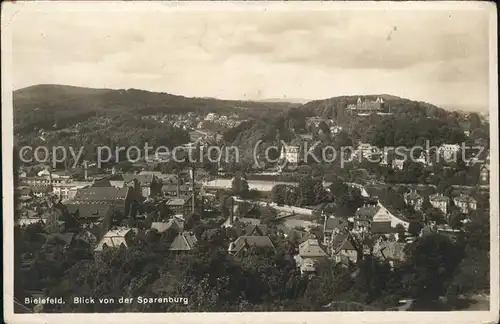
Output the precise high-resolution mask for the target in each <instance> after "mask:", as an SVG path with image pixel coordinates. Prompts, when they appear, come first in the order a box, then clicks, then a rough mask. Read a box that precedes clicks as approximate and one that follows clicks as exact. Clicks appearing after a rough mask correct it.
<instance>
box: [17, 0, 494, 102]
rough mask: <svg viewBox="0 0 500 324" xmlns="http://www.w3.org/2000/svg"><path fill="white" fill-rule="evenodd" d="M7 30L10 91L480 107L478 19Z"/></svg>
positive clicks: (302, 17)
mask: <svg viewBox="0 0 500 324" xmlns="http://www.w3.org/2000/svg"><path fill="white" fill-rule="evenodd" d="M75 8H76V7H75ZM10 24H12V25H11V26H12V42H13V45H12V52H13V86H14V89H19V88H23V87H27V86H31V85H36V84H66V85H75V86H85V87H94V88H112V89H128V88H137V89H144V90H150V91H159V92H168V93H172V94H178V95H184V96H189V97H215V98H224V99H243V100H247V99H252V100H266V99H270V98H273V99H281V100H287V99H289V100H297V99H303V100H314V99H323V98H329V97H334V96H339V95H364V94H379V93H386V94H392V95H397V96H401V97H405V98H409V99H414V100H422V101H427V102H430V103H433V104H436V105H460V106H470V107H475V108H471V109H474V110H477V109H478V108H477V107H482V108H479V109H484V110H485V111H487V110H488V99H489V83H488V81H489V76H488V70H489V68H488V66H489V44H488V41H489V34H488V31H489V29H488V28H489V25H488V12H487V11H479V10H476V11H456V10H455V11H443V10H440V11H437V10H433V11H429V10H425V11H422V10H421V11H408V10H405V11H402V10H365V11H361V10H330V11H281V12H279V11H275V10H274V11H273V10H269V11H236V12H235V11H223V10H212V11H170V12H169V11H154V10H147V11H146V10H142V11H134V12H132V11H128V12H125V11H100V12H98V11H87V10H83V9H82V10H73V11H70V12H68V11H65V12H63V11H34V10H28V9H22V10H19V11H18V12H17V13H16V15H15V17H13V18H12V20H11V22H10Z"/></svg>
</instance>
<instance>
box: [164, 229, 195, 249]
mask: <svg viewBox="0 0 500 324" xmlns="http://www.w3.org/2000/svg"><path fill="white" fill-rule="evenodd" d="M196 242H198V239H197V238H196V236H195V235H194V234H193V233H191V232H183V233H179V235H177V236H176V237H175V239H174V240H173V241H172V243H171V244H170V247H169V250H170V251H177V252H181V251H191V250H192V249H193V248H194V246H195V244H196Z"/></svg>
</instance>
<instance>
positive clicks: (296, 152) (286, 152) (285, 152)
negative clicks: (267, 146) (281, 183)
mask: <svg viewBox="0 0 500 324" xmlns="http://www.w3.org/2000/svg"><path fill="white" fill-rule="evenodd" d="M300 151H301V150H300V146H298V145H286V144H285V145H283V146H282V147H281V155H280V159H281V160H283V161H287V162H288V163H291V164H298V163H299V162H300V160H301V158H300Z"/></svg>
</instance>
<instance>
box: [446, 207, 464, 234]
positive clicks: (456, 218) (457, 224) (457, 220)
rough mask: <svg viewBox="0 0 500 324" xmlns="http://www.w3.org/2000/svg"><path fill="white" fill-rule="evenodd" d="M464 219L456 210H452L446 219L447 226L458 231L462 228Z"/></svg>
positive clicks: (458, 210)
mask: <svg viewBox="0 0 500 324" xmlns="http://www.w3.org/2000/svg"><path fill="white" fill-rule="evenodd" d="M464 219H465V215H464V214H463V213H462V212H461V211H460V209H458V208H456V207H455V208H452V210H451V215H450V217H449V219H448V225H450V226H451V228H453V229H458V228H461V227H462V221H463V220H464Z"/></svg>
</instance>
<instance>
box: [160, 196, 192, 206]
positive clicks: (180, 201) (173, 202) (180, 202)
mask: <svg viewBox="0 0 500 324" xmlns="http://www.w3.org/2000/svg"><path fill="white" fill-rule="evenodd" d="M190 199H191V196H189V197H185V198H172V199H169V200H168V201H167V202H166V203H165V204H166V205H167V206H184V205H185V204H187V203H188V202H189V200H190Z"/></svg>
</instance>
